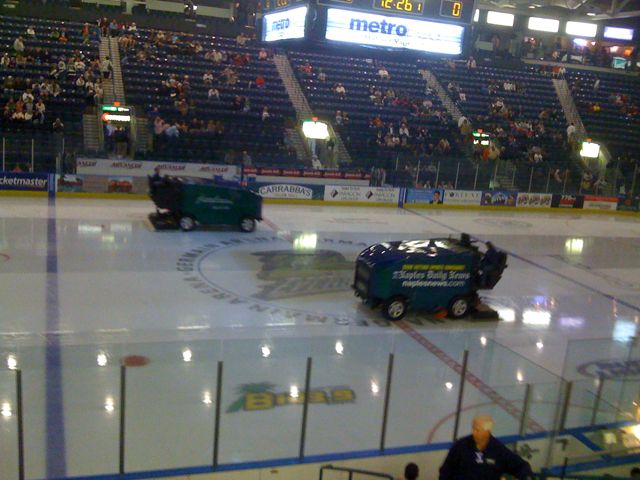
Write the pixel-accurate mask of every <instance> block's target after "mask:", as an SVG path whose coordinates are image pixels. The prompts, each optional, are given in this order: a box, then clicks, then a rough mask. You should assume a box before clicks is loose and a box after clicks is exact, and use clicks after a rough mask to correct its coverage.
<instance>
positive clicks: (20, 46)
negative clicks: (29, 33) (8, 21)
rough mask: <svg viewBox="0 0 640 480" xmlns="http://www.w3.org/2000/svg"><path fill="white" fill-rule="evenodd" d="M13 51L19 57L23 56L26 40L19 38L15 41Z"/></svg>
mask: <svg viewBox="0 0 640 480" xmlns="http://www.w3.org/2000/svg"><path fill="white" fill-rule="evenodd" d="M13 50H14V51H15V52H16V54H18V55H22V54H23V53H24V40H23V39H22V37H18V38H16V39H15V40H14V41H13Z"/></svg>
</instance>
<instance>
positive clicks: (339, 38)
mask: <svg viewBox="0 0 640 480" xmlns="http://www.w3.org/2000/svg"><path fill="white" fill-rule="evenodd" d="M427 1H428V0H427ZM463 36H464V27H463V26H461V25H451V24H447V23H437V22H430V21H425V20H417V19H413V18H403V17H392V16H387V15H380V14H377V13H376V14H373V13H365V12H359V11H355V10H343V9H339V8H329V9H328V10H327V29H326V31H325V38H326V39H327V40H333V41H336V42H345V43H352V44H356V45H373V46H377V47H383V48H404V49H409V50H417V51H420V52H428V53H441V54H445V55H460V53H462V40H463Z"/></svg>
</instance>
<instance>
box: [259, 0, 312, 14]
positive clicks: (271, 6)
mask: <svg viewBox="0 0 640 480" xmlns="http://www.w3.org/2000/svg"><path fill="white" fill-rule="evenodd" d="M261 4H262V12H263V13H270V12H277V11H279V10H289V9H290V8H295V7H301V6H303V5H308V4H309V0H262V2H261Z"/></svg>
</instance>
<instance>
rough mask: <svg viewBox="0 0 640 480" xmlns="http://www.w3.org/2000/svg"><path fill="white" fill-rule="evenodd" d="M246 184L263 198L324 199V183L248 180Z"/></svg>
mask: <svg viewBox="0 0 640 480" xmlns="http://www.w3.org/2000/svg"><path fill="white" fill-rule="evenodd" d="M247 186H248V187H249V189H250V190H253V191H254V192H257V193H258V194H260V196H261V197H263V198H278V199H287V200H324V185H311V184H309V185H306V184H301V183H300V184H299V183H263V182H249V183H248V185H247Z"/></svg>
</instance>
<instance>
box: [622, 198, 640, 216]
mask: <svg viewBox="0 0 640 480" xmlns="http://www.w3.org/2000/svg"><path fill="white" fill-rule="evenodd" d="M618 210H621V211H625V212H637V211H638V210H640V196H639V197H635V198H634V197H632V196H630V195H620V196H619V197H618Z"/></svg>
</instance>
